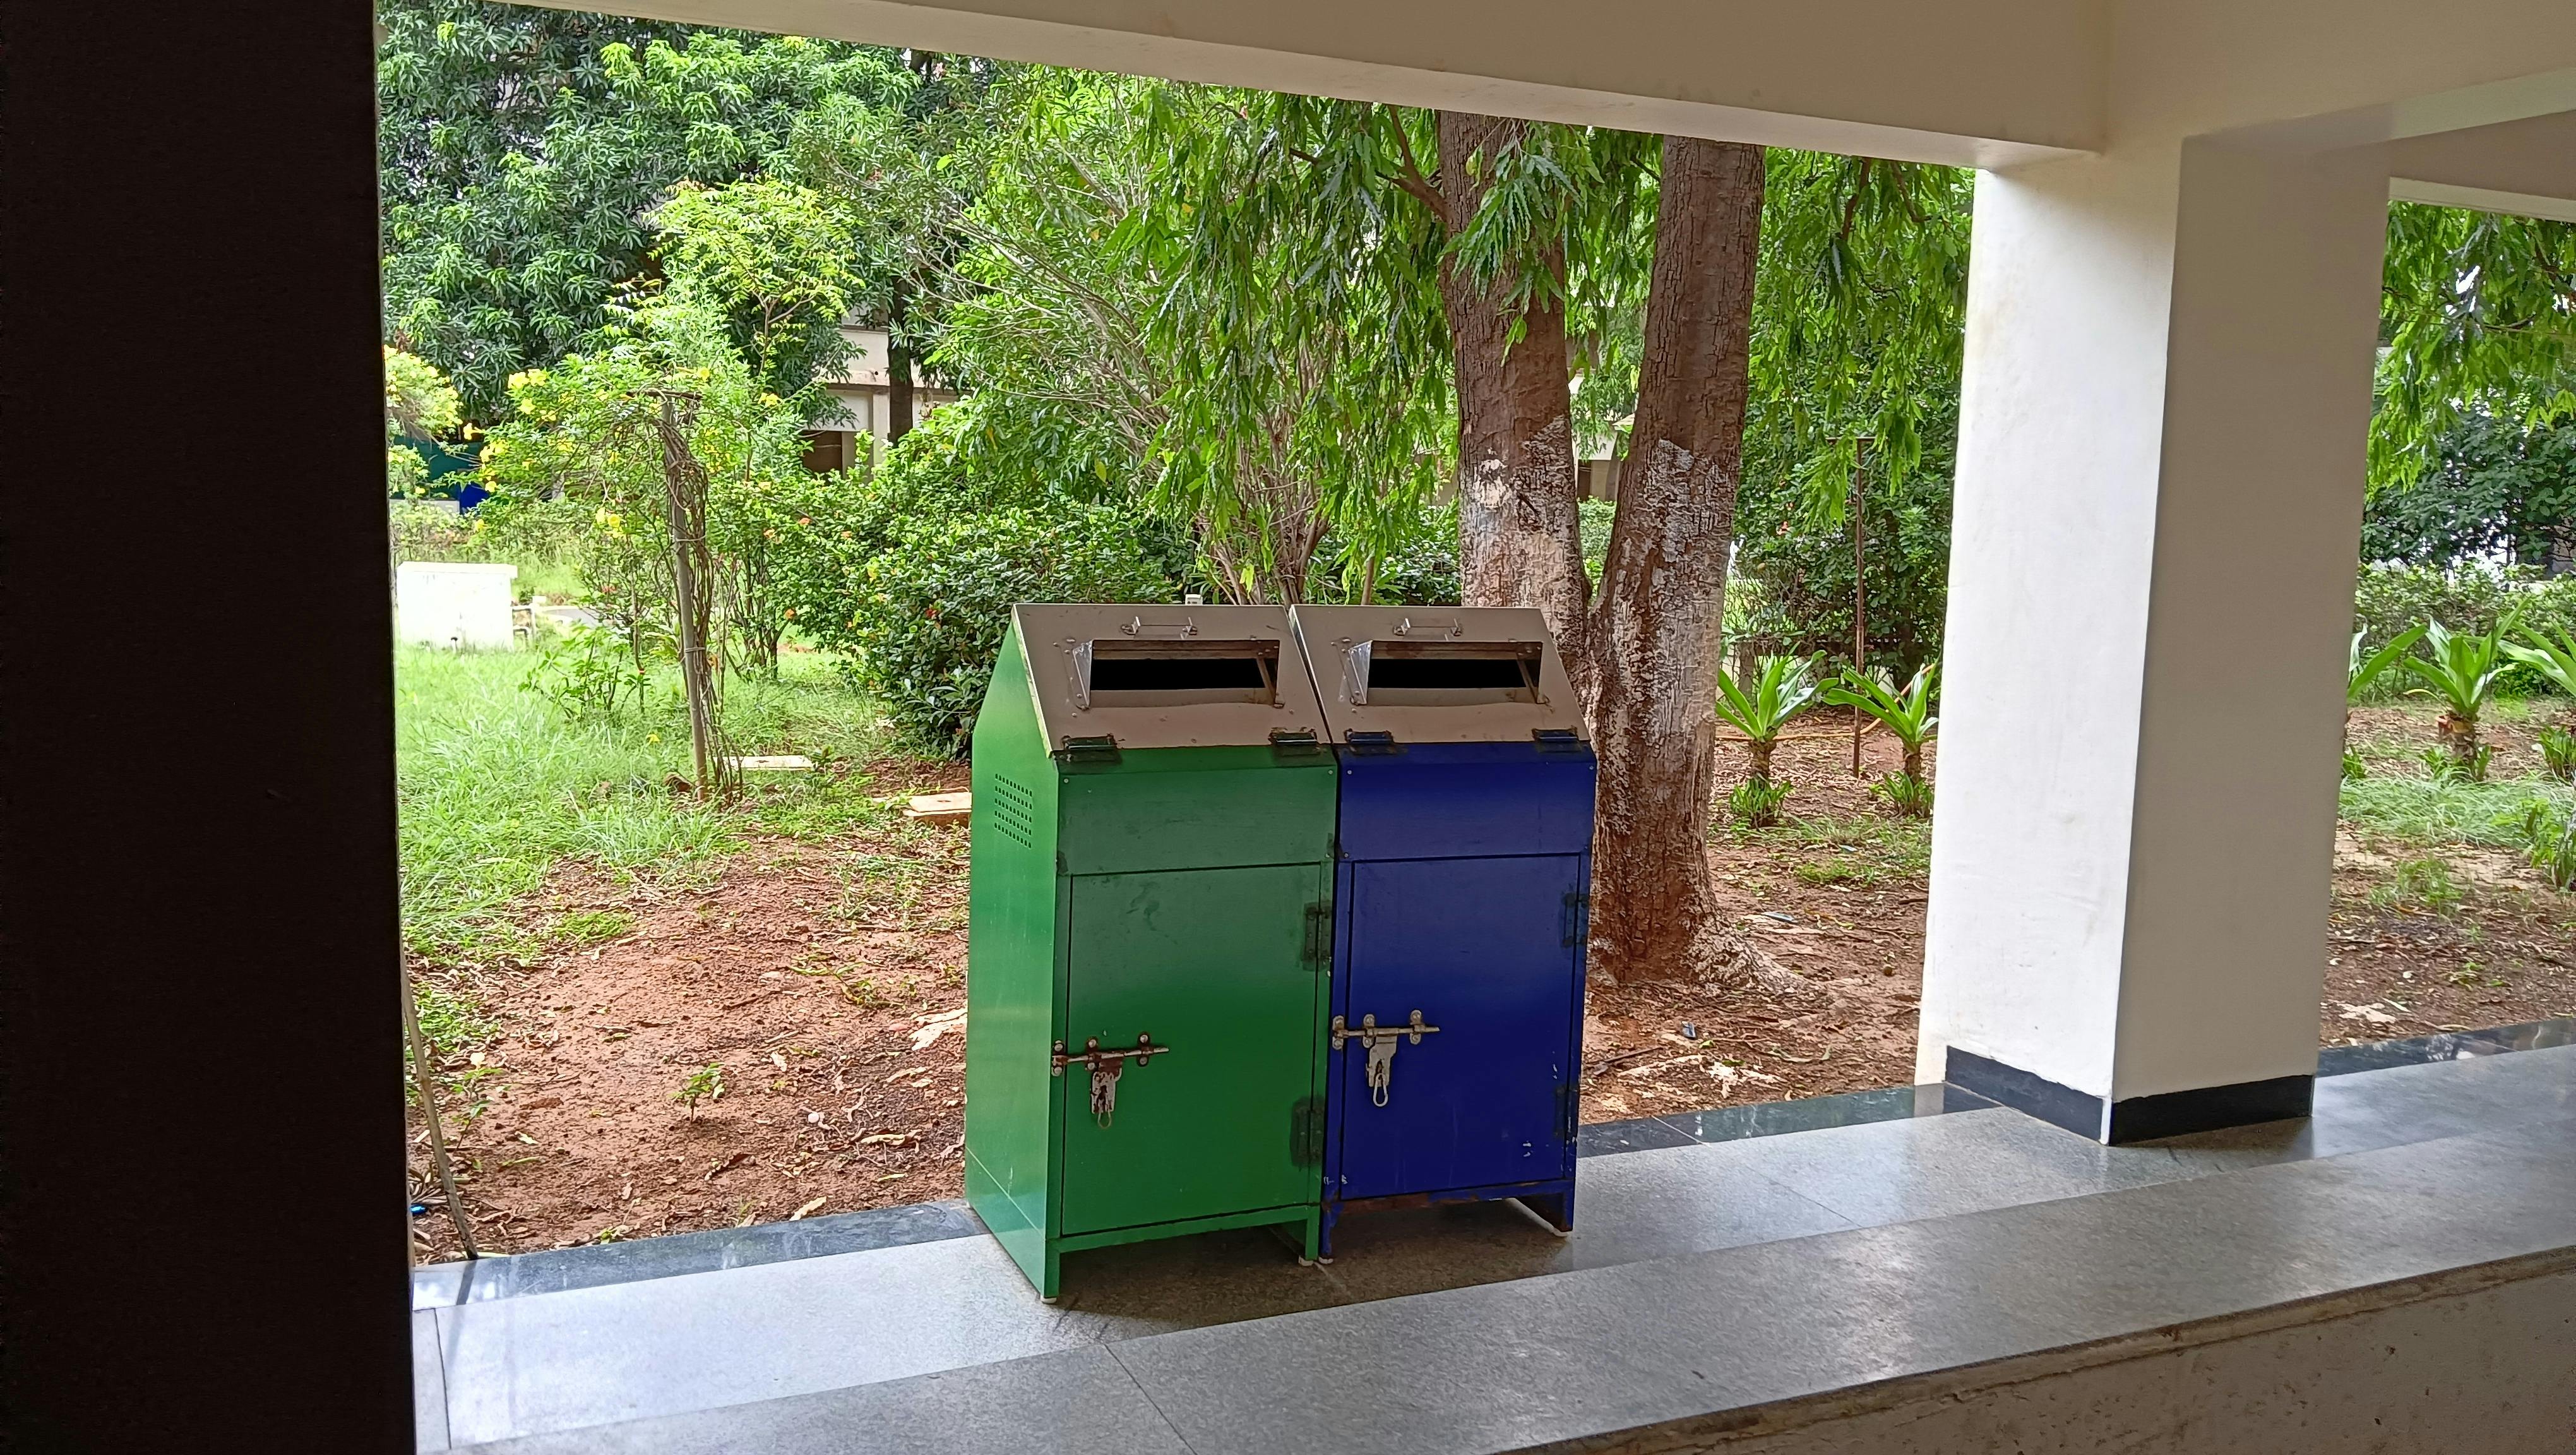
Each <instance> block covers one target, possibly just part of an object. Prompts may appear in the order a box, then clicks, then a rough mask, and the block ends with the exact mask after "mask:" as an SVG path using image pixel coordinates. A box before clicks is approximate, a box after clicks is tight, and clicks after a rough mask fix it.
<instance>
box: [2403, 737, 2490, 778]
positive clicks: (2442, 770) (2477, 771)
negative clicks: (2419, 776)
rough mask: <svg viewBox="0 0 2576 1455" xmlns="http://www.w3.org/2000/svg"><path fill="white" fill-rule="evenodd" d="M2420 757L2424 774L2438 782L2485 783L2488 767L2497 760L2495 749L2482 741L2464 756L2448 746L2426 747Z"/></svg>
mask: <svg viewBox="0 0 2576 1455" xmlns="http://www.w3.org/2000/svg"><path fill="white" fill-rule="evenodd" d="M2419 759H2420V761H2421V762H2422V763H2423V764H2424V775H2425V776H2426V777H2428V778H2430V779H2432V780H2433V781H2434V782H2436V783H2484V782H2486V781H2487V769H2488V768H2489V767H2490V766H2492V765H2493V763H2494V762H2495V749H2494V748H2493V747H2490V746H2488V745H2486V744H2484V743H2481V744H2479V745H2478V746H2477V747H2476V748H2474V749H2471V750H2470V751H2469V753H2468V754H2467V755H2466V756H2462V755H2460V754H2457V753H2454V752H2452V751H2451V750H2450V749H2448V748H2426V749H2425V750H2424V751H2423V752H2422V753H2421V754H2420V755H2419Z"/></svg>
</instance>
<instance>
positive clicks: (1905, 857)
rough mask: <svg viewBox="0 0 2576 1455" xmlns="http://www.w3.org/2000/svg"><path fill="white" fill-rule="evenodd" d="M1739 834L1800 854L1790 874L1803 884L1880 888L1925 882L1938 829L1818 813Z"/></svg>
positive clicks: (1915, 823) (1746, 839)
mask: <svg viewBox="0 0 2576 1455" xmlns="http://www.w3.org/2000/svg"><path fill="white" fill-rule="evenodd" d="M1738 834H1739V836H1740V837H1741V839H1742V840H1743V841H1744V842H1746V843H1749V844H1760V845H1765V846H1768V847H1772V848H1777V849H1781V850H1784V851H1787V852H1790V853H1795V854H1798V855H1799V856H1800V858H1799V861H1798V863H1797V864H1796V865H1795V866H1794V867H1793V868H1791V870H1790V871H1789V872H1790V873H1791V874H1792V875H1794V876H1796V877H1797V879H1798V881H1799V882H1800V883H1803V884H1813V885H1819V886H1822V885H1827V884H1849V885H1854V886H1856V887H1859V888H1863V889H1874V888H1876V887H1878V886H1879V885H1882V884H1888V883H1910V882H1914V881H1919V880H1920V879H1921V878H1922V877H1923V876H1924V875H1925V874H1927V873H1929V872H1930V871H1931V868H1932V825H1931V824H1930V823H1929V822H1926V821H1924V820H1920V819H1899V818H1883V817H1879V816H1876V815H1862V816H1859V817H1854V818H1835V817H1833V816H1831V815H1818V816H1816V817H1814V818H1792V819H1789V820H1788V821H1786V822H1784V823H1782V824H1780V825H1778V826H1776V827H1773V828H1767V829H1747V830H1739V831H1738Z"/></svg>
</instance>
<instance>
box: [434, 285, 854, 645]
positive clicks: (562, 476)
mask: <svg viewBox="0 0 2576 1455" xmlns="http://www.w3.org/2000/svg"><path fill="white" fill-rule="evenodd" d="M602 342H603V344H604V347H603V348H601V349H600V350H599V351H598V352H596V353H590V354H574V355H570V356H567V357H566V358H565V359H564V360H563V361H562V362H561V363H560V364H558V365H556V366H555V367H553V368H551V369H532V370H529V371H527V372H525V373H523V374H519V375H516V376H514V377H513V378H512V379H511V381H510V399H511V404H512V408H513V411H514V413H513V414H512V417H511V418H510V419H509V420H507V421H505V422H504V423H502V424H499V425H496V426H494V427H493V429H492V431H491V437H490V440H489V442H488V443H487V444H486V445H485V447H484V450H483V470H482V473H483V479H484V482H485V484H486V485H487V487H489V488H490V489H491V490H492V491H493V492H494V495H495V498H494V499H493V500H491V501H489V502H487V503H486V504H485V505H484V507H483V511H489V512H491V513H492V515H493V517H494V519H495V521H496V524H497V525H498V526H499V527H500V528H503V529H507V528H508V523H509V522H511V521H512V520H514V519H516V518H518V517H521V516H523V515H529V514H533V515H536V516H539V517H543V518H548V519H560V517H561V515H562V513H563V512H562V509H561V504H560V503H568V504H569V505H571V506H572V507H573V508H574V510H575V512H582V511H586V512H587V515H588V519H587V520H586V521H585V522H583V528H582V529H580V530H579V532H578V534H577V536H576V538H575V540H574V543H573V550H574V557H575V560H576V561H577V563H578V565H579V567H580V570H581V574H582V578H583V580H584V582H585V583H586V584H587V586H588V587H589V590H590V595H591V598H592V602H593V605H594V607H595V608H596V609H597V610H598V611H599V612H600V615H601V618H602V620H603V621H604V622H606V623H607V624H608V625H610V626H612V627H614V628H615V629H616V630H617V631H618V632H620V633H621V634H622V635H624V636H625V637H626V639H627V642H628V646H629V649H630V651H631V652H632V653H633V654H634V655H635V656H636V657H637V658H638V659H639V660H641V659H643V658H644V657H645V656H646V655H647V654H648V653H649V652H652V651H655V650H659V649H661V648H662V647H663V646H665V645H667V644H668V643H670V642H671V641H673V640H676V635H677V629H678V626H677V616H676V614H675V612H676V609H675V605H674V588H673V585H672V582H671V543H670V533H669V528H668V520H669V515H668V509H669V507H668V496H667V493H666V487H665V483H664V469H665V463H664V459H663V447H662V441H661V437H660V433H659V429H658V419H659V417H660V415H661V413H662V411H663V410H664V409H665V408H666V407H668V408H670V409H671V410H673V411H674V412H675V414H676V416H677V417H678V418H679V419H680V420H681V422H682V433H683V435H684V436H685V438H686V440H687V443H688V447H689V450H690V453H691V454H692V455H693V456H694V457H695V459H696V460H697V462H698V464H699V465H700V466H702V467H703V468H704V469H705V471H706V475H707V539H708V544H709V546H710V548H711V549H712V551H713V553H714V555H715V557H716V560H717V563H718V571H717V577H718V579H717V580H716V581H715V582H713V583H710V584H711V586H712V587H713V589H714V590H715V591H716V592H717V598H718V600H719V602H720V604H721V607H722V610H721V612H720V613H719V621H720V623H721V625H722V628H723V629H724V630H727V631H730V633H731V634H732V636H733V637H734V639H735V646H736V651H735V652H734V653H733V654H732V656H733V659H734V663H735V665H738V666H744V667H750V668H755V669H758V670H762V671H770V670H774V668H775V665H776V661H777V649H778V641H779V638H780V635H781V634H782V633H783V632H784V630H785V628H786V622H787V618H786V615H785V611H786V603H785V602H784V601H782V600H781V599H780V596H779V593H778V591H777V588H776V580H775V575H776V572H775V568H774V565H773V562H772V561H771V554H772V548H773V547H774V545H775V544H776V542H777V541H778V539H779V536H780V531H781V526H782V524H783V523H784V522H785V521H786V520H787V519H789V518H790V517H789V516H788V515H787V511H788V509H789V497H790V496H791V495H793V494H794V493H795V492H796V491H798V490H800V489H802V488H803V482H804V481H805V480H806V478H807V476H806V472H805V469H804V465H803V462H802V455H803V450H802V438H803V436H802V427H803V420H802V417H801V414H800V412H799V411H798V409H797V408H796V407H795V406H793V405H791V404H789V403H787V402H785V401H782V400H781V399H780V398H779V397H778V396H777V395H775V394H772V393H769V392H768V391H766V390H764V389H762V388H761V387H760V386H759V384H758V383H757V381H755V380H754V379H753V377H752V375H751V372H750V370H749V369H748V367H747V366H746V365H745V364H744V363H743V361H742V359H741V357H740V356H739V355H738V354H736V353H735V352H734V349H733V345H732V341H731V338H730V335H729V328H728V322H727V319H726V316H725V314H724V312H723V311H722V310H721V309H719V308H718V307H717V306H716V305H715V303H714V301H713V300H712V299H711V298H710V297H709V296H708V295H707V294H705V293H704V292H703V291H701V290H699V289H698V288H696V287H695V286H693V285H692V284H690V283H689V282H688V281H687V280H686V279H683V280H682V281H681V282H680V283H678V284H676V285H675V286H674V287H673V288H671V289H670V290H668V291H666V292H664V293H661V294H659V295H657V296H654V297H651V298H649V299H647V300H646V301H644V302H643V303H642V304H641V305H640V306H638V307H635V308H633V309H631V310H625V311H623V312H622V314H621V316H620V319H619V321H618V323H617V324H616V325H615V326H614V327H613V328H611V329H610V330H608V331H607V332H606V333H604V334H603V335H602ZM559 502H560V503H559ZM481 513H483V512H482V511H478V512H477V514H481Z"/></svg>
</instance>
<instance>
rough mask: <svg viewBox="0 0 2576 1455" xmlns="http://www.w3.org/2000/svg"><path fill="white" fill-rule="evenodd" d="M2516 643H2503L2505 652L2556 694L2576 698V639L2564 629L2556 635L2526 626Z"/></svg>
mask: <svg viewBox="0 0 2576 1455" xmlns="http://www.w3.org/2000/svg"><path fill="white" fill-rule="evenodd" d="M2521 636H2522V640H2521V641H2519V642H2506V643H2505V644H2504V653H2505V655H2506V656H2508V657H2511V658H2512V659H2513V660H2515V661H2517V662H2520V663H2521V664H2522V665H2523V666H2525V667H2528V668H2530V669H2531V671H2532V672H2533V673H2534V674H2535V675H2537V676H2538V677H2540V679H2541V680H2543V681H2545V682H2547V683H2548V684H2549V685H2550V686H2551V687H2554V688H2556V689H2557V690H2558V691H2559V692H2561V693H2563V694H2565V695H2567V696H2570V697H2576V636H2571V635H2569V634H2568V633H2567V632H2566V631H2564V630H2563V629H2562V630H2561V631H2559V632H2558V633H2556V634H2555V635H2553V634H2551V633H2548V632H2544V631H2535V630H2532V629H2531V628H2528V627H2525V628H2524V629H2523V630H2522V633H2521Z"/></svg>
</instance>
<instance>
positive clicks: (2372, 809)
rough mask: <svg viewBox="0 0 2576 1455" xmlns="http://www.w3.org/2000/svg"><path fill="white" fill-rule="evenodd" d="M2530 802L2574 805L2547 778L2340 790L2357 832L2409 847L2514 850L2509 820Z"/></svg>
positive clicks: (2412, 782) (2387, 780) (2402, 780)
mask: <svg viewBox="0 0 2576 1455" xmlns="http://www.w3.org/2000/svg"><path fill="white" fill-rule="evenodd" d="M2532 798H2547V799H2549V800H2551V801H2552V802H2558V803H2562V804H2571V805H2576V796H2571V795H2570V794H2569V793H2568V792H2567V790H2566V789H2565V787H2564V786H2562V785H2560V784H2559V783H2557V782H2555V781H2554V780H2551V779H2547V778H2517V779H2509V780H2505V781H2501V782H2487V783H2467V782H2458V781H2444V780H2439V779H2433V778H2424V777H2415V776H2411V775H2401V774H2388V775H2379V774H2374V775H2372V776H2371V777H2369V778H2366V779H2362V780H2359V781H2355V782H2347V783H2345V784H2344V785H2343V792H2342V803H2341V808H2340V810H2339V811H2340V813H2341V815H2342V817H2343V819H2344V821H2345V822H2347V823H2350V824H2352V825H2353V826H2354V827H2355V828H2357V829H2360V830H2363V831H2365V832H2367V833H2369V834H2372V835H2376V836H2382V837H2386V838H2390V839H2397V840H2402V841H2404V842H2407V843H2411V844H2422V845H2427V846H2438V845H2443V844H2481V845H2485V846H2487V847H2490V848H2513V847H2515V846H2517V845H2518V844H2519V842H2520V840H2519V838H2518V836H2517V835H2516V834H2515V833H2514V832H2513V831H2512V828H2511V823H2512V819H2513V816H2514V815H2515V814H2518V813H2519V812H2520V811H2521V808H2522V805H2523V803H2524V802H2525V801H2526V800H2529V799H2532Z"/></svg>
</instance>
